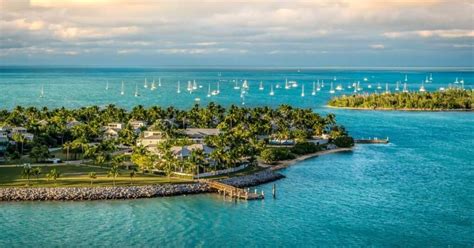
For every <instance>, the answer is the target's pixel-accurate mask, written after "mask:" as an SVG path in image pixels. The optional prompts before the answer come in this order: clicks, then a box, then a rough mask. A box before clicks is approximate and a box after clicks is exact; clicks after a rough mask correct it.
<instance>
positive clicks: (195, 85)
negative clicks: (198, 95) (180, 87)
mask: <svg viewBox="0 0 474 248" xmlns="http://www.w3.org/2000/svg"><path fill="white" fill-rule="evenodd" d="M197 88H198V86H197V83H196V80H193V90H197Z"/></svg>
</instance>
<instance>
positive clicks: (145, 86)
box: [143, 78, 148, 88]
mask: <svg viewBox="0 0 474 248" xmlns="http://www.w3.org/2000/svg"><path fill="white" fill-rule="evenodd" d="M143 88H148V82H147V81H146V78H145V83H144V84H143Z"/></svg>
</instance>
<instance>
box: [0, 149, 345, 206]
mask: <svg viewBox="0 0 474 248" xmlns="http://www.w3.org/2000/svg"><path fill="white" fill-rule="evenodd" d="M352 150H353V149H352V148H336V149H332V150H325V151H319V152H315V153H311V154H306V155H303V156H300V157H297V158H295V159H292V160H283V161H279V162H278V163H277V164H276V165H267V164H262V163H259V165H258V166H261V167H263V168H267V169H265V170H263V171H259V172H256V173H254V174H250V175H245V176H239V177H231V178H226V179H221V180H219V181H221V182H223V183H226V184H229V185H232V186H234V187H239V188H243V187H253V186H257V185H261V184H265V183H269V182H273V181H276V180H279V179H282V178H285V176H284V175H282V174H280V173H278V172H276V171H278V170H281V169H284V168H287V167H289V166H291V165H294V164H297V163H298V162H301V161H304V160H307V159H310V158H313V157H317V156H322V155H327V154H332V153H338V152H348V151H352ZM212 192H214V190H212V189H211V188H210V187H209V185H207V184H206V183H201V182H192V183H181V184H155V185H144V186H115V187H114V186H107V187H57V188H48V187H38V188H20V187H7V188H0V202H2V201H6V202H8V201H91V200H120V199H122V200H126V199H139V198H155V197H168V196H178V195H188V194H203V193H212Z"/></svg>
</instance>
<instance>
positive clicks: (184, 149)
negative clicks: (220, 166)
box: [171, 144, 214, 159]
mask: <svg viewBox="0 0 474 248" xmlns="http://www.w3.org/2000/svg"><path fill="white" fill-rule="evenodd" d="M194 150H202V151H203V153H204V154H206V155H210V154H211V152H212V151H213V150H214V149H213V148H211V147H209V146H206V145H204V144H192V145H189V146H173V147H171V152H172V153H173V154H174V155H175V156H176V157H178V158H181V159H184V158H187V157H189V156H190V155H191V153H192V151H194Z"/></svg>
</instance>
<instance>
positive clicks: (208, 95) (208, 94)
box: [207, 83, 211, 97]
mask: <svg viewBox="0 0 474 248" xmlns="http://www.w3.org/2000/svg"><path fill="white" fill-rule="evenodd" d="M207 97H211V83H209V85H208V86H207Z"/></svg>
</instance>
